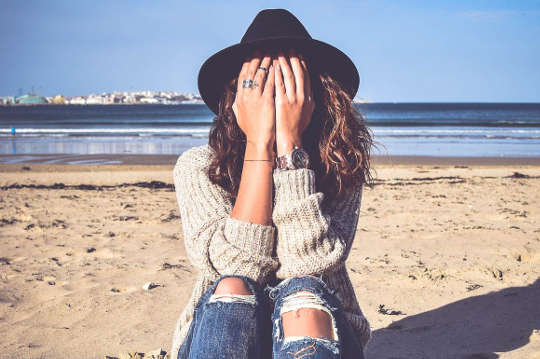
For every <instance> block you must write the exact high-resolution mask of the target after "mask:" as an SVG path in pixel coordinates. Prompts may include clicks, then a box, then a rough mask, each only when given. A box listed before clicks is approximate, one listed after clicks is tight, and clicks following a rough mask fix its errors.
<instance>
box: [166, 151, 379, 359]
mask: <svg viewBox="0 0 540 359" xmlns="http://www.w3.org/2000/svg"><path fill="white" fill-rule="evenodd" d="M212 154H213V150H212V148H211V147H210V146H209V145H208V144H205V145H201V146H196V147H192V148H190V149H188V150H186V151H185V152H184V153H182V154H181V155H180V156H179V158H178V160H177V162H176V164H175V166H174V169H173V179H174V186H175V190H176V198H177V201H178V206H179V209H180V216H181V220H182V229H183V237H184V245H185V248H186V253H187V256H188V259H189V261H190V262H191V264H192V265H193V266H194V267H195V268H196V269H197V271H198V275H197V280H196V282H195V285H194V288H193V292H192V294H191V298H190V299H189V301H188V303H187V305H186V307H185V308H184V310H183V311H182V313H181V314H180V317H179V318H178V320H177V322H176V327H175V329H174V335H173V341H172V347H171V351H170V358H171V359H176V358H177V356H178V351H179V348H180V346H181V345H182V343H183V341H184V339H185V337H186V335H187V332H188V330H189V326H190V324H191V320H192V318H193V312H194V308H195V305H196V304H197V302H198V300H199V298H200V297H201V296H202V294H203V293H204V292H205V291H206V290H207V289H208V287H209V286H210V285H211V284H212V283H213V282H214V281H215V280H216V279H218V278H219V276H220V275H223V274H238V275H243V276H246V277H249V278H251V279H253V280H254V281H256V282H258V283H259V284H261V286H262V287H263V288H264V286H266V284H267V283H268V280H269V278H270V277H271V276H272V275H274V274H275V277H276V278H277V279H278V280H281V279H284V278H288V277H291V276H297V275H304V274H313V275H318V274H321V273H322V274H323V276H322V279H323V280H324V282H325V283H326V284H327V285H328V286H329V287H330V288H331V289H334V290H336V295H337V297H338V298H339V299H340V301H341V303H342V304H343V307H344V310H345V316H346V318H347V319H348V320H349V322H350V323H351V324H352V326H353V328H354V329H355V331H356V333H357V334H358V338H359V340H360V342H361V343H362V345H363V346H364V353H365V346H366V344H367V343H368V341H369V340H370V338H371V328H370V325H369V322H368V321H367V319H366V318H365V317H364V315H363V313H362V310H361V309H360V306H359V304H358V300H357V298H356V295H355V292H354V288H353V286H352V284H351V281H350V279H349V275H348V273H347V269H346V267H345V260H346V259H347V257H348V254H349V251H350V249H351V246H352V242H353V239H354V235H355V232H356V226H357V222H358V217H359V213H360V202H361V200H362V187H361V186H359V188H358V189H357V190H355V191H354V192H352V193H351V194H350V195H349V196H347V198H346V199H343V200H341V201H338V202H337V203H331V204H330V205H329V206H328V207H329V208H327V209H326V208H322V206H321V201H322V200H323V198H324V194H323V193H322V192H315V171H313V170H312V169H297V170H286V171H279V170H274V173H273V180H274V187H275V198H274V206H273V212H272V220H273V224H272V225H261V224H256V223H251V222H247V221H241V220H237V219H235V218H232V217H230V216H229V215H230V213H231V211H232V208H233V206H232V204H231V202H230V201H229V200H228V199H227V197H226V192H225V190H224V189H222V188H221V187H219V186H218V185H215V184H213V183H212V182H211V181H210V179H209V178H208V175H207V171H208V165H209V163H210V159H211V156H212ZM276 234H277V236H276ZM274 243H275V245H276V246H275V250H276V251H275V253H276V255H277V257H275V256H273V255H272V253H273V250H274Z"/></svg>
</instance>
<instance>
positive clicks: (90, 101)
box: [86, 96, 103, 105]
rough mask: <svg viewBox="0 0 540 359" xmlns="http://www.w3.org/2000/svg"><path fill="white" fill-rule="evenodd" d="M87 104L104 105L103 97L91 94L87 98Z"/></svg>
mask: <svg viewBox="0 0 540 359" xmlns="http://www.w3.org/2000/svg"><path fill="white" fill-rule="evenodd" d="M86 104H87V105H103V98H102V97H100V96H91V97H88V98H87V99H86Z"/></svg>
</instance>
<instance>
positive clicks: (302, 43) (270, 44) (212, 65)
mask: <svg viewBox="0 0 540 359" xmlns="http://www.w3.org/2000/svg"><path fill="white" fill-rule="evenodd" d="M275 47H279V48H287V47H293V48H295V49H297V50H298V51H299V52H301V53H302V54H303V55H304V56H305V58H306V61H307V63H308V70H309V72H310V75H311V76H315V75H316V74H320V73H325V72H326V73H328V74H329V75H331V76H332V77H333V78H334V79H335V80H336V81H338V82H339V83H340V85H341V86H342V88H343V89H344V90H345V91H346V92H347V93H348V94H349V96H350V97H351V98H354V96H355V95H356V92H357V91H358V86H359V84H360V76H359V74H358V70H357V69H356V66H355V65H354V63H353V62H352V60H351V59H350V58H349V57H348V56H347V55H346V54H345V53H343V52H342V51H341V50H339V49H338V48H336V47H334V46H332V45H330V44H328V43H326V42H324V41H320V40H316V39H306V38H297V39H295V38H266V39H262V40H258V41H253V42H250V43H244V44H242V43H238V44H235V45H232V46H229V47H226V48H224V49H222V50H220V51H219V52H217V53H215V54H214V55H212V56H210V57H209V58H208V59H207V60H206V61H205V62H204V63H203V64H202V66H201V68H200V70H199V75H198V79H197V82H198V88H199V94H200V96H201V98H202V100H203V101H204V103H206V105H207V106H208V107H209V108H210V110H211V111H212V112H213V113H215V114H216V115H217V114H218V102H219V99H220V97H221V96H222V94H223V91H224V90H225V84H227V83H228V82H229V81H230V80H231V79H232V78H234V77H236V76H238V74H239V73H240V69H241V68H242V63H243V62H244V60H245V59H246V57H247V56H249V55H250V54H251V53H252V51H253V50H254V49H255V48H261V49H265V48H275Z"/></svg>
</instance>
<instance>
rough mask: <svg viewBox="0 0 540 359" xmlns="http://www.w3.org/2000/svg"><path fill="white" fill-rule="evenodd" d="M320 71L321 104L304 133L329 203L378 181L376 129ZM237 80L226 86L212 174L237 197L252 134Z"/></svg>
mask: <svg viewBox="0 0 540 359" xmlns="http://www.w3.org/2000/svg"><path fill="white" fill-rule="evenodd" d="M308 69H309V66H308ZM317 77H318V78H317ZM317 77H315V76H313V78H312V80H311V86H312V89H313V96H314V100H315V110H314V112H313V115H312V118H311V121H310V123H309V125H308V127H307V129H306V130H305V132H304V133H303V134H302V147H303V148H304V149H305V150H306V151H307V152H308V154H309V159H310V168H311V169H312V170H314V171H315V177H316V181H315V184H316V191H317V192H323V193H324V194H325V196H324V201H323V202H324V203H323V204H324V205H326V204H328V203H330V201H332V200H335V199H336V198H338V197H340V196H342V195H345V194H346V193H347V192H349V191H354V190H357V191H358V190H361V187H362V186H363V184H364V183H365V184H367V185H368V186H369V187H372V186H373V178H372V175H371V168H370V150H371V147H372V146H373V145H374V141H373V134H372V132H371V129H369V128H368V127H367V126H366V123H365V121H364V118H363V116H362V114H361V113H360V112H359V111H358V110H356V108H355V107H354V106H353V103H352V99H351V98H350V96H349V95H348V93H347V92H346V91H344V90H343V89H342V87H341V86H340V84H339V83H338V82H337V81H336V80H334V79H333V78H332V77H331V76H330V75H329V74H328V73H322V74H319V75H318V76H317ZM237 80H238V78H237V77H235V78H234V79H232V80H231V81H230V82H229V83H228V84H227V85H226V86H225V89H224V91H223V95H222V96H221V98H220V101H219V109H218V116H216V117H215V118H214V120H213V124H212V127H211V129H210V133H209V146H210V147H211V149H213V150H214V152H215V156H214V157H213V159H212V161H211V163H210V166H209V169H208V176H209V178H210V180H211V181H212V183H214V184H218V185H219V186H221V187H222V188H224V189H225V190H226V191H227V192H228V193H229V195H230V199H231V202H232V203H234V202H235V200H236V196H237V194H238V188H239V186H240V179H241V174H242V167H243V162H244V153H245V148H246V136H245V134H244V132H243V131H242V130H241V129H240V127H239V126H238V124H237V122H236V116H235V115H234V112H233V110H232V104H233V102H234V99H235V97H236V89H237ZM314 80H315V81H314Z"/></svg>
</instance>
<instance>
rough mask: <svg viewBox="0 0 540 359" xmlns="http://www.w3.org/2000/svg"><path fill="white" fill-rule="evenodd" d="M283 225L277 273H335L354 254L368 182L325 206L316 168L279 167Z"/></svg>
mask: <svg viewBox="0 0 540 359" xmlns="http://www.w3.org/2000/svg"><path fill="white" fill-rule="evenodd" d="M273 178H274V186H275V204H274V209H273V213H272V220H273V222H274V224H275V226H276V228H277V232H278V233H277V246H276V251H277V256H278V258H279V262H280V264H281V265H280V267H279V268H278V270H277V272H276V277H277V278H279V279H284V278H288V277H292V276H298V275H304V274H319V273H323V272H327V273H328V272H332V271H334V270H335V269H336V268H338V267H339V266H340V264H342V263H343V262H345V260H346V259H347V256H348V254H349V251H350V249H351V246H352V242H353V239H354V234H355V232H356V226H357V223H358V216H359V213H360V203H361V200H362V186H361V185H360V186H358V187H357V189H355V191H352V192H351V193H350V194H348V195H347V196H345V197H344V198H343V199H340V200H338V201H334V203H332V204H331V205H329V206H328V210H327V211H325V210H323V208H322V206H321V203H322V201H323V199H324V193H322V192H316V191H315V171H314V170H312V169H309V168H300V169H296V170H285V171H280V170H274V173H273Z"/></svg>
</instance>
